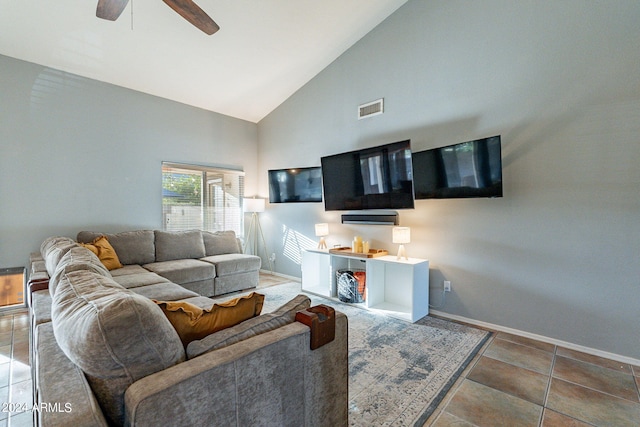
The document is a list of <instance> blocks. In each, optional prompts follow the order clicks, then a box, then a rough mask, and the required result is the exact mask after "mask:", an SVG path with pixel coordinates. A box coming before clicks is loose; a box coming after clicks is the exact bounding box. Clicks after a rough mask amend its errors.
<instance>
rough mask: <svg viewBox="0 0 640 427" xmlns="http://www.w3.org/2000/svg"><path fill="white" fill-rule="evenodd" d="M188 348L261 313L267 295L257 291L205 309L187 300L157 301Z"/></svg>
mask: <svg viewBox="0 0 640 427" xmlns="http://www.w3.org/2000/svg"><path fill="white" fill-rule="evenodd" d="M154 302H155V303H156V304H158V306H159V307H160V308H161V309H162V311H163V312H164V314H165V316H167V319H169V322H171V324H172V325H173V327H174V328H175V330H176V332H178V335H179V336H180V339H181V340H182V343H183V344H184V346H185V347H186V346H187V345H188V344H189V343H190V342H191V341H193V340H199V339H202V338H204V337H206V336H207V335H209V334H212V333H214V332H217V331H220V330H222V329H225V328H229V327H231V326H234V325H237V324H238V323H240V322H242V321H245V320H247V319H251V318H252V317H255V316H257V315H259V314H260V311H262V305H263V304H264V295H262V294H258V293H255V292H252V293H250V294H249V295H245V296H242V297H238V298H234V299H231V300H229V301H225V302H221V303H217V304H213V305H212V306H211V307H209V308H205V309H202V308H200V307H198V306H197V305H193V304H190V303H188V302H184V301H157V300H154Z"/></svg>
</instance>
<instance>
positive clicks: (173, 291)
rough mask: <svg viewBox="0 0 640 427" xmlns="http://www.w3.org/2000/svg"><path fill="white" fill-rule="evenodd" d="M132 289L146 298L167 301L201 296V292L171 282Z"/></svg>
mask: <svg viewBox="0 0 640 427" xmlns="http://www.w3.org/2000/svg"><path fill="white" fill-rule="evenodd" d="M131 291H132V292H135V293H136V294H138V295H142V296H143V297H145V298H149V299H158V300H166V301H176V300H183V299H185V298H193V297H196V296H199V294H197V293H195V292H193V291H190V290H189V289H185V288H183V287H182V286H180V285H176V284H175V283H171V282H165V283H156V284H155V285H147V286H139V287H137V288H131Z"/></svg>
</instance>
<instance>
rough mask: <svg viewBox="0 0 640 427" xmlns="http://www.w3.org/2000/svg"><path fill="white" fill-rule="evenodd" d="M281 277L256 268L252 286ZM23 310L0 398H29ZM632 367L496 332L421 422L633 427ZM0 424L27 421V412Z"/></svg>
mask: <svg viewBox="0 0 640 427" xmlns="http://www.w3.org/2000/svg"><path fill="white" fill-rule="evenodd" d="M287 281H289V280H288V279H284V278H281V277H278V276H275V275H270V274H263V275H261V277H260V286H259V287H266V286H273V285H276V284H279V283H284V282H287ZM28 323H29V317H28V314H27V312H26V310H22V311H12V312H4V313H0V405H2V404H4V403H7V402H10V403H12V404H17V405H23V404H27V405H30V404H31V375H30V374H31V372H30V369H29V328H28ZM639 389H640V366H633V365H628V364H624V363H619V362H615V361H612V360H609V359H603V358H600V357H596V356H592V355H589V354H585V353H580V352H576V351H573V350H569V349H566V348H562V347H556V346H554V345H552V344H548V343H544V342H540V341H534V340H530V339H528V338H523V337H520V336H515V335H510V334H506V333H503V332H498V333H496V334H494V336H493V337H492V338H491V339H490V341H488V342H487V343H486V344H485V346H484V347H483V349H482V350H481V351H480V353H479V354H478V355H477V356H476V358H475V359H474V360H473V361H472V363H471V364H470V365H469V367H468V368H467V369H466V370H465V372H464V373H463V374H462V376H461V377H460V379H459V380H458V381H457V382H456V384H454V386H453V387H452V389H451V391H450V392H449V393H448V394H447V396H445V398H444V399H443V401H442V403H441V404H440V406H439V407H438V409H437V410H436V412H434V414H433V416H432V417H431V418H430V419H429V420H428V421H427V423H426V424H425V426H433V427H446V426H461V427H464V426H490V427H496V426H509V427H511V426H543V427H554V426H563V427H565V426H567V427H570V426H576V427H577V426H607V427H613V426H635V427H637V426H640V392H639V391H638V390H639ZM2 409H3V408H2V407H0V427H4V426H11V427H21V426H32V425H33V423H32V414H31V412H24V413H7V412H6V411H3V410H2Z"/></svg>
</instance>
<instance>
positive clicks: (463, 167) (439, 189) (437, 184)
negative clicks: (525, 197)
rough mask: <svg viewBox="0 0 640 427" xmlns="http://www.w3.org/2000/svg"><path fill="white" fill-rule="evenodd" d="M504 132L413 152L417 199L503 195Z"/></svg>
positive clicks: (414, 182)
mask: <svg viewBox="0 0 640 427" xmlns="http://www.w3.org/2000/svg"><path fill="white" fill-rule="evenodd" d="M501 151H502V150H501V144H500V135H497V136H492V137H489V138H483V139H478V140H475V141H468V142H462V143H459V144H454V145H449V146H446V147H441V148H434V149H432V150H425V151H419V152H417V153H413V185H414V188H415V198H416V199H449V198H469V197H502V154H501Z"/></svg>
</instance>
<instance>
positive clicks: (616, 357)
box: [429, 309, 640, 366]
mask: <svg viewBox="0 0 640 427" xmlns="http://www.w3.org/2000/svg"><path fill="white" fill-rule="evenodd" d="M429 314H433V315H435V316H439V317H444V318H446V319H451V320H457V321H459V322H464V323H469V324H471V325H476V326H479V327H481V328H487V329H492V330H494V331H499V332H506V333H508V334H512V335H519V336H521V337H525V338H531V339H534V340H537V341H542V342H546V343H549V344H554V345H557V346H560V347H565V348H568V349H570V350H575V351H580V352H582V353H587V354H591V355H593V356H599V357H604V358H605V359H611V360H615V361H617V362H621V363H628V364H630V365H635V366H640V359H634V358H632V357H627V356H622V355H619V354H615V353H609V352H606V351H602V350H598V349H595V348H591V347H585V346H582V345H578V344H573V343H570V342H567V341H562V340H558V339H555V338H549V337H545V336H543V335H538V334H532V333H530V332H525V331H521V330H519V329H513V328H507V327H505V326H500V325H494V324H493V323H488V322H482V321H480V320H475V319H469V318H467V317H463V316H457V315H455V314H449V313H445V312H444V311H438V310H431V309H430V310H429Z"/></svg>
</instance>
